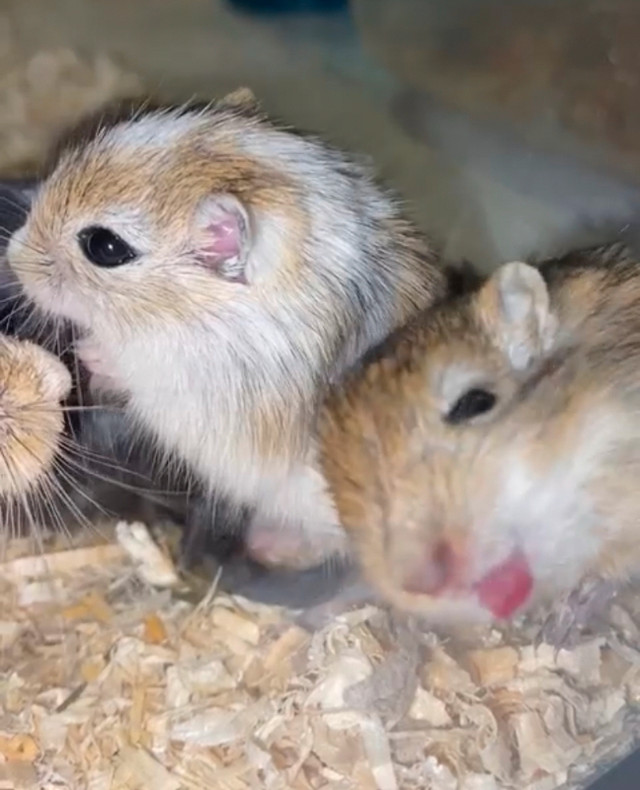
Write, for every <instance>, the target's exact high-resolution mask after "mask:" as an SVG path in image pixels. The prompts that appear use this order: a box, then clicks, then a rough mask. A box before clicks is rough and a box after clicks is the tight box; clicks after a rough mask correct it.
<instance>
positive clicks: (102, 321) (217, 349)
mask: <svg viewBox="0 0 640 790" xmlns="http://www.w3.org/2000/svg"><path fill="white" fill-rule="evenodd" d="M8 257H9V261H10V263H11V265H12V267H13V268H14V270H15V271H16V273H17V274H18V276H19V278H20V280H21V282H22V284H23V286H24V288H25V290H26V292H27V294H28V295H29V296H30V297H31V298H32V300H33V301H34V302H35V303H36V304H37V305H38V306H39V307H40V308H43V309H44V310H45V311H47V312H48V313H49V314H54V315H57V316H62V317H64V318H66V319H71V320H72V321H73V322H75V323H76V324H77V325H78V326H79V327H80V328H81V329H82V331H83V332H84V333H85V335H86V339H85V342H84V346H83V347H82V348H81V355H82V357H83V359H84V361H85V362H86V363H87V364H88V366H89V367H90V368H91V369H92V370H93V371H94V373H96V374H100V375H102V376H105V377H106V378H108V379H110V380H111V381H112V383H113V384H114V385H115V387H117V388H118V389H119V390H121V391H122V392H124V393H126V394H127V396H128V403H129V408H130V410H131V412H132V413H133V414H134V415H135V417H136V418H137V419H138V420H139V421H140V423H141V424H142V425H143V426H144V427H145V428H147V429H149V430H151V431H152V433H153V434H154V435H155V436H156V437H157V439H158V440H159V444H160V446H161V447H163V448H164V449H165V450H166V451H167V452H168V453H169V454H177V455H178V456H179V457H180V458H182V459H183V460H184V461H186V462H187V463H188V464H189V465H190V466H191V468H192V469H193V470H195V472H196V473H197V474H198V475H199V476H200V478H201V479H202V480H203V482H204V484H205V486H206V487H207V488H208V489H209V490H210V491H211V492H214V491H215V492H216V493H219V494H222V495H224V496H227V497H229V498H230V499H232V500H234V501H235V502H236V503H237V504H238V505H241V506H249V507H251V508H253V509H254V511H255V516H254V518H253V522H252V527H251V531H250V535H249V545H250V547H251V549H252V551H253V553H254V555H255V556H262V557H266V558H268V559H272V558H277V559H278V560H282V561H285V560H286V559H289V560H291V561H292V562H295V561H296V559H297V560H299V559H300V557H301V556H304V555H305V551H304V546H305V545H306V544H308V545H309V547H310V554H309V556H310V557H311V558H316V559H319V558H320V557H321V555H322V554H329V553H332V552H333V551H340V550H343V549H344V548H345V543H346V541H345V537H344V532H343V530H342V529H341V528H340V526H339V524H338V517H337V514H336V512H335V508H334V505H333V502H332V500H331V497H330V495H329V494H328V492H327V490H326V484H325V480H324V478H323V476H322V474H321V472H320V470H319V468H318V463H317V452H316V448H315V441H314V434H315V424H316V418H317V413H318V409H319V405H320V403H321V401H322V399H323V398H324V396H325V395H326V392H327V390H328V388H329V387H330V386H331V385H332V384H333V383H335V382H337V381H339V380H340V379H341V377H342V375H343V373H344V371H345V370H346V369H347V368H348V367H349V366H350V365H351V364H352V363H353V362H354V361H355V360H357V359H359V358H360V357H361V355H362V354H363V353H364V352H365V351H366V350H367V349H369V348H370V347H371V346H373V345H375V344H376V343H378V342H379V341H381V340H382V339H383V338H384V337H385V336H386V335H387V334H388V333H389V332H390V331H391V330H393V329H394V328H396V327H398V326H400V325H402V324H403V323H404V322H405V321H406V320H407V319H408V318H409V316H411V315H413V314H414V313H416V312H417V311H418V310H419V309H421V308H425V307H427V306H428V305H429V304H431V303H432V302H433V301H434V299H435V298H436V297H437V296H438V295H439V293H440V291H441V289H442V288H443V276H442V273H441V271H440V270H439V268H438V266H437V256H436V254H435V253H434V252H433V250H432V249H431V247H430V246H429V245H428V244H427V242H426V241H425V240H424V239H423V238H422V237H421V235H420V234H419V233H418V232H417V231H416V230H415V228H414V227H413V226H412V224H411V223H410V222H409V221H408V220H407V219H406V218H405V217H404V216H403V214H402V212H401V210H400V209H399V207H398V204H397V202H396V200H395V198H394V197H393V196H391V195H390V194H389V193H388V192H387V191H386V190H385V189H382V188H381V187H379V186H378V185H377V184H376V183H375V181H374V179H373V177H372V175H371V173H370V171H369V169H368V168H367V167H366V166H364V165H361V164H360V163H358V162H356V161H355V160H354V159H352V158H350V157H349V156H347V155H346V154H344V153H343V152H341V151H339V150H337V149H335V148H332V147H330V146H328V145H327V144H326V143H324V142H322V141H321V140H319V139H318V138H316V137H313V136H309V135H305V134H300V133H296V132H294V131H291V130H288V129H285V128H283V127H280V126H278V125H277V124H275V123H273V122H272V121H270V120H269V119H267V118H266V117H265V116H264V115H263V114H262V113H261V112H260V110H259V109H258V108H257V107H256V105H255V102H254V101H253V100H252V99H251V98H250V97H248V96H247V95H246V94H244V95H239V94H237V93H236V94H233V95H232V96H231V97H228V98H227V99H226V100H223V101H221V102H219V103H217V104H211V105H208V106H206V107H197V108H190V107H182V108H177V109H168V110H150V111H144V110H142V111H139V112H138V113H137V114H132V115H130V116H129V117H128V118H126V119H124V120H116V121H113V122H110V123H106V122H105V123H104V124H102V125H100V126H98V127H97V128H96V129H94V130H93V131H92V132H91V133H90V134H87V135H86V136H85V137H84V138H83V139H82V140H81V141H80V142H78V141H77V140H76V141H75V142H74V143H73V144H72V145H70V146H68V147H66V148H65V147H63V148H62V150H61V151H60V153H59V154H58V156H57V158H56V161H55V164H54V167H53V169H52V172H51V174H50V175H49V177H48V178H46V179H45V180H44V182H43V183H42V185H41V186H40V188H39V190H38V191H37V193H36V196H35V199H34V202H33V205H32V209H31V212H30V215H29V218H28V220H27V222H26V224H25V225H24V226H23V227H22V228H21V229H20V230H19V231H18V232H17V233H16V234H15V236H14V237H13V239H12V241H11V244H10V246H9V250H8ZM287 554H288V557H287Z"/></svg>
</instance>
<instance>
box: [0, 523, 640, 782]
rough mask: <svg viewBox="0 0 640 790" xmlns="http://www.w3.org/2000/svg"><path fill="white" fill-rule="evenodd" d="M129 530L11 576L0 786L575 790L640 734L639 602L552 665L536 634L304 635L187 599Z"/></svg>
mask: <svg viewBox="0 0 640 790" xmlns="http://www.w3.org/2000/svg"><path fill="white" fill-rule="evenodd" d="M130 527H131V525H129V529H126V528H125V527H124V526H123V525H118V528H117V530H113V541H112V542H110V543H106V544H104V543H103V544H100V545H93V546H92V545H88V544H87V543H86V541H85V543H83V544H81V545H79V546H77V547H74V548H69V549H67V550H60V549H59V548H56V550H55V552H54V554H53V556H55V557H56V561H55V563H53V564H51V565H50V566H49V568H50V570H47V568H46V566H45V565H44V563H43V562H42V561H41V558H38V557H33V558H32V557H22V558H14V559H13V560H12V561H11V562H8V563H5V565H3V566H0V584H1V585H2V591H3V593H4V594H3V595H2V598H1V601H0V639H1V641H2V648H3V649H2V653H1V660H0V705H1V713H0V787H15V788H47V789H48V788H51V789H53V788H81V787H87V788H91V790H95V788H98V790H100V789H101V788H122V790H125V788H126V789H127V790H142V788H148V787H150V786H154V787H157V788H167V789H168V790H181V789H182V788H205V787H216V788H217V787H220V788H229V790H236V789H237V790H242V788H256V787H264V788H274V789H279V788H282V790H286V789H288V788H292V789H293V790H295V789H297V788H301V789H303V790H311V788H314V789H315V788H337V789H338V788H344V790H349V789H350V788H354V790H356V788H371V790H374V788H375V789H376V790H396V788H397V789H400V788H402V789H405V788H406V790H414V789H415V790H418V789H420V790H431V789H433V790H448V788H451V790H502V789H503V788H505V790H506V789H507V788H517V789H518V790H546V789H547V788H549V790H551V789H552V788H558V787H566V788H578V787H582V786H584V785H583V782H584V778H585V777H586V776H590V775H591V773H592V772H593V770H594V769H595V768H596V767H597V766H598V765H599V764H603V763H604V762H608V761H610V760H612V759H616V758H619V757H621V756H622V755H623V754H624V753H626V751H628V749H629V748H631V746H632V745H633V744H634V743H635V741H636V740H637V738H638V735H639V734H640V718H639V716H638V713H639V712H640V711H639V709H638V700H639V699H640V652H639V651H638V645H637V644H635V645H634V644H631V643H628V642H627V640H626V636H625V634H624V633H623V629H622V628H621V624H623V625H624V628H625V629H626V631H633V632H634V633H635V631H634V629H635V628H636V623H637V622H640V619H639V618H640V611H638V609H637V602H636V601H635V600H634V598H633V597H631V598H630V599H629V600H626V599H625V598H624V597H623V598H622V599H621V600H620V601H619V602H618V603H617V604H616V611H615V612H614V615H613V617H612V620H613V621H614V622H613V623H612V625H611V634H612V635H614V634H615V637H616V638H615V640H612V639H610V638H609V636H608V635H597V636H593V637H592V638H586V639H585V641H583V642H582V643H581V644H579V645H578V646H576V647H575V648H574V649H572V650H561V651H559V652H558V653H557V655H556V653H555V651H554V649H553V648H551V647H550V646H548V645H546V644H541V645H539V646H534V645H533V644H532V641H531V637H532V634H533V633H534V631H535V625H536V624H535V623H528V624H527V625H526V626H523V627H522V628H520V629H518V630H517V631H515V632H514V629H511V631H510V632H509V633H508V634H507V633H505V632H502V631H500V630H498V629H491V630H490V631H486V632H484V633H481V634H479V635H478V638H477V639H474V640H473V644H471V645H468V644H465V643H464V642H461V641H458V640H455V639H449V640H444V639H440V638H439V637H438V636H436V635H435V634H431V633H420V632H418V631H416V630H412V629H411V628H410V627H408V626H407V625H406V624H404V623H398V622H395V621H394V620H392V619H391V618H390V617H389V615H388V614H387V613H385V612H383V611H381V610H379V609H376V608H375V607H367V608H362V609H357V610H354V611H351V612H348V613H346V614H345V615H343V616H341V617H339V618H337V619H336V621H335V622H334V623H332V624H331V625H329V626H327V627H326V628H324V629H322V630H320V631H318V632H316V633H315V634H309V633H307V632H305V631H303V630H302V629H300V628H299V627H298V626H296V625H295V624H294V623H293V622H292V619H291V617H290V615H289V613H287V612H286V611H285V610H283V609H278V608H275V607H267V606H262V605H259V604H256V603H253V602H250V601H246V600H243V599H241V598H237V597H233V596H228V595H225V594H222V593H218V594H216V592H215V589H214V590H212V594H211V595H209V596H207V597H206V598H204V599H203V600H202V601H201V602H200V603H193V602H189V601H188V600H185V598H186V597H188V596H185V595H184V594H183V593H184V589H183V587H181V585H184V582H183V581H181V580H180V579H179V574H178V572H177V571H176V569H175V567H174V566H172V565H171V558H170V557H169V556H168V555H167V554H166V553H163V551H162V550H161V549H160V548H159V547H158V545H157V544H155V543H154V541H153V539H152V537H151V535H150V534H149V533H148V532H146V530H145V527H144V526H143V525H141V524H136V525H134V532H135V533H136V535H137V540H136V541H135V544H133V545H132V542H131V540H130V534H131V532H130ZM102 532H104V529H103V530H102ZM143 533H145V534H143ZM141 546H146V547H147V548H146V552H147V554H146V556H143V554H144V551H145V549H141ZM79 558H81V559H82V563H80V562H79V561H78V560H79ZM154 567H155V569H156V570H157V571H158V573H157V574H155V572H154ZM168 569H171V571H172V573H173V574H174V575H175V578H176V579H178V582H177V583H176V584H174V585H173V586H172V587H168V588H167V587H162V588H158V587H154V586H152V585H151V584H150V583H149V578H161V577H162V576H163V574H164V576H165V577H166V574H167V572H168ZM160 571H162V573H160ZM33 584H38V585H40V586H39V595H38V596H37V597H36V598H34V599H30V600H27V602H26V603H25V601H24V593H23V590H24V589H30V586H31V585H33ZM540 622H541V621H540ZM616 640H617V641H616ZM618 643H620V644H623V645H624V649H623V650H620V649H618Z"/></svg>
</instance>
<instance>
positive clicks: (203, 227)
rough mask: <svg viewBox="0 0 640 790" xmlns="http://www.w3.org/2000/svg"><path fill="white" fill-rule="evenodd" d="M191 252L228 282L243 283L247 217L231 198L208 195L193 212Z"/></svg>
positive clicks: (248, 243) (248, 244) (247, 244)
mask: <svg viewBox="0 0 640 790" xmlns="http://www.w3.org/2000/svg"><path fill="white" fill-rule="evenodd" d="M195 234H196V238H195V253H196V256H197V259H198V261H199V262H200V263H201V264H202V265H203V266H205V267H206V268H207V269H209V270H210V271H212V272H213V273H215V274H216V275H218V276H219V277H222V278H224V279H225V280H229V281H230V282H237V283H244V284H246V283H247V277H246V268H247V259H248V257H249V251H250V248H251V227H250V223H249V215H248V214H247V211H246V209H245V207H244V206H243V205H242V203H241V202H240V201H239V200H238V199H237V198H236V197H234V196H233V195H209V196H208V197H206V198H204V200H202V202H201V203H200V205H199V206H198V208H197V211H196V220H195Z"/></svg>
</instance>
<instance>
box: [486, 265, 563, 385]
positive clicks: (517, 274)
mask: <svg viewBox="0 0 640 790" xmlns="http://www.w3.org/2000/svg"><path fill="white" fill-rule="evenodd" d="M483 291H484V294H482V297H483V301H484V305H485V319H486V320H488V322H489V325H490V326H491V327H492V329H493V330H494V332H495V333H496V339H497V341H498V343H499V345H500V347H501V348H502V349H503V350H504V352H505V353H506V354H507V356H508V357H509V360H510V362H511V365H512V366H513V367H514V368H516V369H518V370H522V369H524V368H526V367H527V366H528V365H529V363H530V362H531V361H532V360H533V359H534V358H535V357H536V356H538V355H539V354H541V353H543V352H544V351H545V350H547V349H548V348H549V346H550V345H551V342H552V341H553V337H554V335H555V328H556V322H555V319H554V317H553V315H552V313H551V310H550V305H549V291H548V290H547V284H546V283H545V281H544V279H543V277H542V275H541V274H540V272H539V271H538V270H537V269H536V268H535V267H534V266H530V265H528V264H526V263H519V262H514V263H507V264H505V265H504V266H501V267H500V268H499V269H498V270H497V271H496V272H495V274H494V275H493V276H492V277H491V279H490V280H489V282H488V283H487V284H486V285H485V287H484V289H483Z"/></svg>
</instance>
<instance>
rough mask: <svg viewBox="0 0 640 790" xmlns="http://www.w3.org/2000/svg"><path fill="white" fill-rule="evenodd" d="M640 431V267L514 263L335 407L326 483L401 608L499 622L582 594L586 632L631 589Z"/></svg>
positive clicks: (447, 306)
mask: <svg viewBox="0 0 640 790" xmlns="http://www.w3.org/2000/svg"><path fill="white" fill-rule="evenodd" d="M639 415H640V263H638V261H637V260H636V259H634V258H632V257H630V256H629V254H628V253H627V252H626V251H625V250H624V248H622V247H619V246H614V247H607V248H598V249H590V250H586V251H581V252H575V253H572V254H570V255H568V256H566V257H564V258H562V259H559V260H554V261H551V262H548V263H545V264H544V265H543V266H542V267H541V269H540V270H538V269H536V268H534V267H532V266H529V265H526V264H523V263H512V264H507V265H505V266H503V267H501V268H499V269H498V270H497V271H496V273H495V274H494V275H493V276H492V277H491V278H490V279H489V280H488V281H487V282H486V283H485V284H484V285H482V286H481V287H479V288H478V289H475V290H473V291H472V292H471V293H469V294H467V295H465V296H462V297H460V298H457V299H454V300H451V301H448V302H444V303H443V304H442V305H440V306H437V307H435V308H433V309H432V310H429V311H427V313H426V314H425V315H424V317H421V318H420V319H419V320H416V321H415V322H413V324H412V325H410V326H409V327H407V328H406V329H404V330H403V331H401V332H399V333H398V334H397V336H395V337H393V338H391V339H390V340H389V341H388V343H387V344H386V345H385V346H383V348H382V349H381V351H380V353H379V355H378V358H377V359H375V360H373V361H371V362H370V363H369V364H368V365H367V366H366V367H365V368H364V370H363V371H362V372H361V373H359V374H358V375H356V376H355V377H354V379H353V381H351V382H350V383H349V385H348V386H347V387H346V388H345V389H344V390H343V391H338V392H336V393H335V394H334V395H333V396H332V397H331V398H330V400H329V403H328V405H327V408H326V412H325V419H324V421H323V429H322V431H321V447H322V461H323V469H324V471H325V474H326V476H327V479H328V480H329V482H330V485H331V488H332V491H333V493H334V497H335V500H336V503H337V507H338V511H339V513H340V517H341V521H342V523H343V524H344V526H345V528H346V529H347V530H348V532H349V533H350V535H351V537H352V540H353V541H354V544H355V547H356V550H357V555H358V557H359V560H360V564H361V567H362V571H363V573H364V576H365V578H366V579H367V580H368V581H369V583H370V584H371V585H372V586H373V587H374V588H375V589H376V590H377V591H378V593H379V594H380V595H381V596H382V597H383V598H384V599H385V600H386V601H387V602H389V603H391V604H393V605H394V606H396V607H397V608H399V609H401V610H404V611H410V612H417V613H421V614H425V615H428V616H429V617H432V618H434V619H436V620H440V619H444V620H447V619H449V620H451V619H452V618H453V619H455V618H458V617H460V618H462V619H463V620H467V619H468V620H470V621H471V620H476V619H477V620H485V619H491V618H510V617H512V616H513V615H515V614H517V613H519V612H522V611H523V610H525V609H526V608H527V607H528V606H529V605H531V604H533V603H534V602H536V601H542V600H549V599H551V600H553V599H557V598H558V596H561V595H562V594H564V593H567V594H569V593H570V591H572V590H581V593H580V595H577V596H576V597H575V598H571V597H570V600H569V603H570V604H571V606H573V615H574V619H577V620H578V621H580V620H581V618H586V617H587V614H588V611H589V609H590V608H591V609H593V607H594V606H595V605H596V603H598V602H599V603H603V601H604V598H605V597H606V596H604V593H605V592H607V591H609V592H610V591H611V590H612V589H613V586H615V583H618V582H620V581H621V580H627V579H629V578H630V577H631V576H633V575H634V574H638V573H640V538H639V533H638V524H639V523H640V493H639V492H638V477H639V475H640V416H639ZM611 582H613V583H614V585H613V586H612V584H611ZM587 592H588V593H589V594H588V595H587ZM598 599H600V600H599V601H598ZM561 600H563V601H565V599H562V598H561ZM565 603H566V601H565ZM571 606H570V607H569V608H571ZM578 609H581V611H578ZM552 620H553V618H552ZM552 620H551V621H552ZM551 621H550V622H551ZM570 621H571V618H569V620H567V621H566V623H567V624H568V623H569V622H570ZM556 625H557V623H556Z"/></svg>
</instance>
